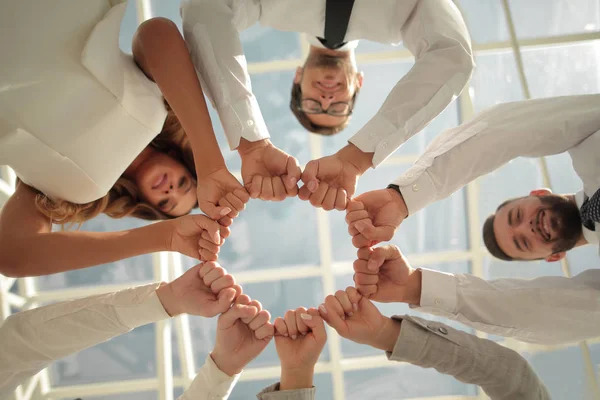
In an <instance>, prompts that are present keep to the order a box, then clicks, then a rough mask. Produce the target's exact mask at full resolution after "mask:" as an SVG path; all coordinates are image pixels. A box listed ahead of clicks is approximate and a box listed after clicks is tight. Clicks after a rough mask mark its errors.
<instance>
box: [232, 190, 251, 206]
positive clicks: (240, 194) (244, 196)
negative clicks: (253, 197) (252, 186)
mask: <svg viewBox="0 0 600 400" xmlns="http://www.w3.org/2000/svg"><path fill="white" fill-rule="evenodd" d="M233 195H234V196H235V197H237V198H238V199H239V200H240V201H241V202H242V203H244V204H246V203H247V202H248V201H250V195H249V194H248V191H247V190H246V188H244V187H241V188H238V189H235V190H234V191H233Z"/></svg>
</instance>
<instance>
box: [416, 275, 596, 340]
mask: <svg viewBox="0 0 600 400" xmlns="http://www.w3.org/2000/svg"><path fill="white" fill-rule="evenodd" d="M413 308H416V309H418V311H422V312H426V313H430V314H434V315H439V316H443V317H446V318H450V319H453V320H456V321H458V322H460V323H463V324H465V325H468V326H470V327H472V328H475V329H477V330H480V331H483V332H487V333H490V334H494V335H499V336H505V337H512V338H515V339H517V340H521V341H523V342H529V343H539V344H561V343H569V342H575V341H580V340H583V339H587V338H590V337H596V336H600V324H599V323H598V321H600V269H589V270H587V271H584V272H582V273H581V274H579V275H577V276H575V277H573V278H565V277H557V276H544V277H540V278H536V279H531V280H528V279H495V280H491V281H486V280H483V279H481V278H477V277H475V276H472V275H467V274H458V275H452V274H446V273H441V272H438V271H432V270H427V269H423V270H422V283H421V301H420V307H414V306H413Z"/></svg>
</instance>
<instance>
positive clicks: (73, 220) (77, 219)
mask: <svg viewBox="0 0 600 400" xmlns="http://www.w3.org/2000/svg"><path fill="white" fill-rule="evenodd" d="M165 105H166V107H167V111H168V113H167V118H166V119H165V123H164V125H163V129H162V131H161V132H160V133H159V134H158V135H157V136H156V137H155V138H154V140H152V142H150V146H152V147H154V148H155V149H156V150H158V151H160V152H163V153H169V154H170V155H171V156H173V157H174V158H175V159H177V160H178V161H179V162H181V163H183V165H185V166H186V167H187V169H188V170H189V172H190V173H191V174H192V176H194V178H196V169H195V167H194V156H193V154H192V149H191V146H190V142H189V139H188V138H187V136H186V134H185V131H184V130H183V128H182V127H181V123H180V122H179V119H177V117H176V116H175V113H174V112H173V110H172V109H171V107H169V105H168V104H167V103H166V101H165ZM32 189H33V188H32ZM34 190H35V189H34ZM37 192H38V194H37V196H36V198H35V206H36V208H37V210H38V211H39V212H41V213H42V214H44V215H45V216H47V217H48V218H50V220H51V221H52V222H53V223H55V224H62V225H64V224H69V225H73V224H81V223H83V222H84V221H87V220H89V219H92V218H94V217H96V216H98V215H99V214H101V213H104V214H106V215H108V216H109V217H111V218H123V217H129V216H131V217H136V218H141V219H145V220H150V221H154V220H160V219H169V218H171V217H170V216H169V215H166V214H164V213H162V212H160V211H159V210H158V209H156V208H154V207H153V206H152V205H150V204H148V203H146V202H144V201H143V200H142V199H141V197H140V195H139V191H138V188H137V186H136V184H135V183H134V182H133V181H131V180H129V179H127V178H124V177H123V176H121V177H120V178H119V179H118V180H117V182H116V183H115V184H114V186H113V187H112V188H111V189H110V190H109V192H108V193H107V194H106V195H105V196H104V197H101V198H99V199H98V200H95V201H92V202H89V203H85V204H75V203H71V202H68V201H64V200H58V199H51V198H49V197H48V196H46V195H45V194H44V193H42V192H39V191H37Z"/></svg>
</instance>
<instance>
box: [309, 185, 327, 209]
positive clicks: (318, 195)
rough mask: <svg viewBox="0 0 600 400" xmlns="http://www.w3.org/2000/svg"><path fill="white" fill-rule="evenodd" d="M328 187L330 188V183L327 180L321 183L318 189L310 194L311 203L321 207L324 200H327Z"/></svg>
mask: <svg viewBox="0 0 600 400" xmlns="http://www.w3.org/2000/svg"><path fill="white" fill-rule="evenodd" d="M327 189H329V184H328V183H327V182H321V183H319V187H318V188H317V191H316V192H314V193H313V194H311V195H310V204H312V205H313V206H315V207H321V205H322V204H323V200H325V195H326V194H327Z"/></svg>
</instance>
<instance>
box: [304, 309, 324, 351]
mask: <svg viewBox="0 0 600 400" xmlns="http://www.w3.org/2000/svg"><path fill="white" fill-rule="evenodd" d="M300 318H302V321H304V323H305V324H306V326H308V327H309V328H310V330H311V331H312V333H313V335H314V336H315V339H316V340H317V342H318V343H325V342H326V341H327V332H326V331H325V324H324V323H323V318H321V317H320V315H319V312H318V311H317V310H316V309H310V310H308V311H307V312H306V313H302V314H300Z"/></svg>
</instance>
